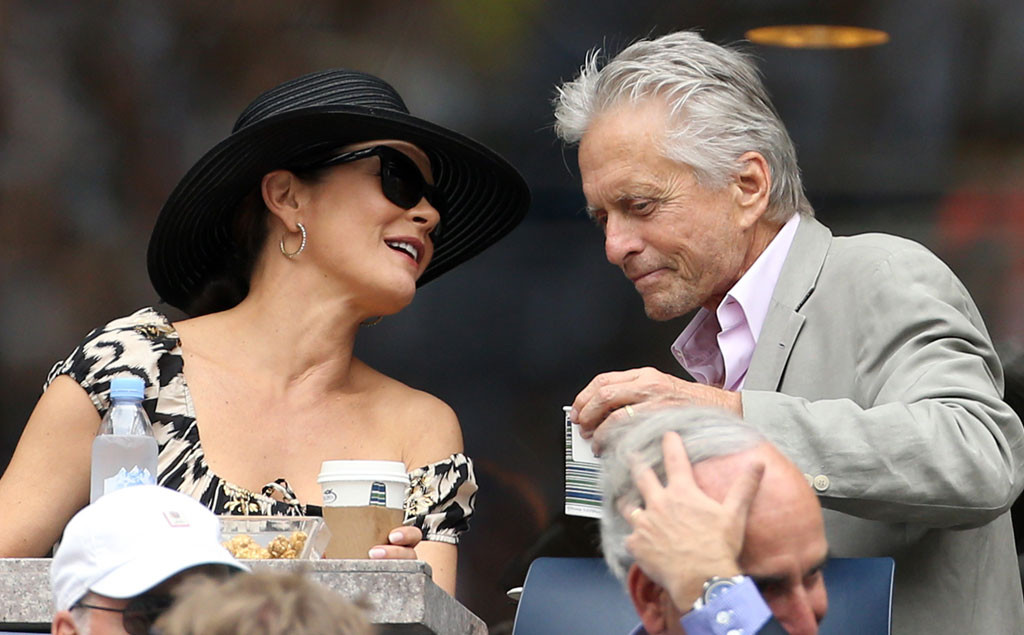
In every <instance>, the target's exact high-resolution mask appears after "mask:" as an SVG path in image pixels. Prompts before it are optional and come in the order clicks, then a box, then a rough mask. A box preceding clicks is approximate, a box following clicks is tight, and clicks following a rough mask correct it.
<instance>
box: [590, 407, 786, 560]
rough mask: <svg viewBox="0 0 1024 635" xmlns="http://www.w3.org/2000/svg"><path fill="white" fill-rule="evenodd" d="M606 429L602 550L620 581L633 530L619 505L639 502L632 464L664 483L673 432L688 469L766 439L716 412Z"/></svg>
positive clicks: (683, 412) (648, 418) (643, 418)
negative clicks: (666, 446) (665, 451)
mask: <svg viewBox="0 0 1024 635" xmlns="http://www.w3.org/2000/svg"><path fill="white" fill-rule="evenodd" d="M605 425H614V427H613V428H612V429H610V430H609V431H608V432H609V436H608V438H607V442H606V446H607V447H606V449H605V451H604V453H603V454H601V490H602V495H603V502H602V507H603V509H602V510H601V547H602V549H603V551H604V558H605V560H606V561H607V562H608V568H609V569H611V571H612V573H614V574H615V576H616V577H618V578H619V579H620V580H625V577H626V572H628V571H629V568H630V566H632V564H633V556H632V555H630V553H629V551H628V550H627V549H626V537H627V536H629V534H630V533H632V531H633V528H632V527H631V526H630V524H629V521H627V520H626V519H625V518H623V516H622V514H621V512H619V509H620V507H621V505H622V504H624V503H625V504H629V505H633V506H637V507H639V506H641V505H642V504H643V499H642V498H641V496H640V491H639V490H638V489H637V487H636V484H635V483H634V482H633V474H632V467H633V465H634V463H639V464H642V465H649V466H650V467H651V468H652V469H653V470H654V471H655V473H656V474H657V475H658V478H659V479H661V481H662V482H663V483H664V482H665V457H664V456H663V455H662V451H661V440H662V437H664V436H665V433H666V432H676V433H678V434H679V436H680V437H681V438H682V440H683V445H685V446H686V454H687V456H688V457H690V463H700V462H701V461H706V460H708V459H712V458H716V457H721V456H730V455H733V454H738V453H740V452H744V451H746V450H750V449H752V448H755V447H757V446H759V445H761V444H762V443H766V442H767V439H766V438H765V437H764V435H762V434H761V433H760V432H759V431H758V430H757V429H756V428H755V427H754V426H752V425H750V424H749V423H747V422H745V421H743V420H742V419H740V418H739V417H737V416H735V415H733V414H731V413H729V412H726V411H725V410H719V409H717V408H689V407H682V408H664V409H661V410H655V411H653V412H651V413H650V414H638V415H637V416H636V417H634V418H632V419H627V420H626V421H624V422H619V423H618V424H605Z"/></svg>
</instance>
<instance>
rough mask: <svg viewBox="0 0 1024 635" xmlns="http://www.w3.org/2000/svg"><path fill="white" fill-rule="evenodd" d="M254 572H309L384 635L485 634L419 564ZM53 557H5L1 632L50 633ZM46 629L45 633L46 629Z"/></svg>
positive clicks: (331, 563) (276, 563)
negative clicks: (364, 610) (359, 606)
mask: <svg viewBox="0 0 1024 635" xmlns="http://www.w3.org/2000/svg"><path fill="white" fill-rule="evenodd" d="M248 562H249V564H250V565H251V566H252V568H253V569H274V570H285V571H294V570H301V571H305V572H306V573H307V575H309V576H310V577H312V578H313V579H315V580H317V581H318V582H320V583H321V584H323V585H325V586H327V587H328V588H330V589H333V590H335V591H337V592H338V593H340V594H341V595H343V596H345V597H347V598H350V599H357V598H363V599H365V600H366V601H367V602H369V604H370V605H371V606H372V609H371V611H370V619H371V621H373V623H375V624H377V625H378V629H379V632H380V633H381V635H386V634H391V633H396V634H397V633H402V634H409V633H417V634H418V633H423V634H428V633H429V634H436V635H452V634H462V633H465V634H471V635H484V634H486V633H487V627H486V625H485V624H484V623H483V621H482V620H481V619H480V618H478V617H477V616H475V615H473V614H472V613H470V612H469V610H468V609H466V607H464V606H463V605H462V604H460V603H459V602H457V601H456V600H455V599H454V598H452V597H451V596H450V595H448V594H447V593H445V592H444V591H442V590H441V588H440V587H439V586H437V585H436V584H434V581H433V580H431V578H430V565H428V564H427V563H425V562H421V561H418V560H304V561H295V560H251V561H248ZM52 602H53V601H52V599H51V597H50V559H49V558H8V559H3V558H0V632H2V631H4V630H5V629H6V630H8V631H10V630H24V631H35V632H49V630H50V629H49V624H50V619H51V617H52V616H53V604H52ZM44 626H45V630H43V629H42V627H44Z"/></svg>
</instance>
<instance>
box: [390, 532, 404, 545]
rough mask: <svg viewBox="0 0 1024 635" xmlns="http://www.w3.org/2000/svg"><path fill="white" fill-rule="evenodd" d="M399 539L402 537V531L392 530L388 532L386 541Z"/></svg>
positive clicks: (395, 541) (394, 541)
mask: <svg viewBox="0 0 1024 635" xmlns="http://www.w3.org/2000/svg"><path fill="white" fill-rule="evenodd" d="M401 539H402V532H400V531H393V532H391V533H390V534H388V542H391V543H397V542H398V541H399V540H401Z"/></svg>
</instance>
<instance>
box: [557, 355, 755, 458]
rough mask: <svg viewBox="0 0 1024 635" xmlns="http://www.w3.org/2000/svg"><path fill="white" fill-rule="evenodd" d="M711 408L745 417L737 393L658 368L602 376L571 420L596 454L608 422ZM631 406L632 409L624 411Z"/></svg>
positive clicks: (574, 408) (592, 384)
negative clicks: (668, 409)
mask: <svg viewBox="0 0 1024 635" xmlns="http://www.w3.org/2000/svg"><path fill="white" fill-rule="evenodd" d="M681 405H691V406H711V407H715V408H722V409H724V410H728V411H730V412H732V413H734V414H736V415H738V416H741V417H742V416H743V405H742V401H741V399H740V394H739V393H738V392H732V391H729V390H722V389H721V388H714V387H712V386H705V385H703V384H696V383H694V382H691V381H686V380H685V379H680V378H678V377H675V376H673V375H669V374H666V373H663V372H661V371H659V370H657V369H655V368H649V367H648V368H634V369H632V370H624V371H619V372H611V373H601V374H600V375H598V376H597V377H594V379H592V380H591V381H590V383H589V384H587V386H586V387H585V388H584V389H583V390H581V391H580V394H578V395H576V399H575V400H574V401H573V402H572V411H571V412H570V413H569V418H570V419H571V420H572V421H573V422H574V423H578V424H579V425H580V434H581V435H582V436H583V438H584V439H589V438H591V437H592V436H593V437H594V451H595V452H598V453H599V452H600V450H601V447H602V445H603V442H604V433H603V431H602V429H601V427H602V425H601V424H603V423H604V422H605V421H609V420H610V421H613V422H616V421H621V420H623V419H628V418H629V417H631V416H633V414H635V413H637V412H640V411H643V410H649V409H651V408H661V407H665V406H681ZM625 406H629V409H628V411H627V409H626V408H625Z"/></svg>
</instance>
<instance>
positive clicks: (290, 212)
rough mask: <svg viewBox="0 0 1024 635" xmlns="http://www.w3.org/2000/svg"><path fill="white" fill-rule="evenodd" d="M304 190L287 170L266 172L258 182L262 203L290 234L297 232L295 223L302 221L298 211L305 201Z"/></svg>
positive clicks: (301, 184) (299, 181)
mask: <svg viewBox="0 0 1024 635" xmlns="http://www.w3.org/2000/svg"><path fill="white" fill-rule="evenodd" d="M306 189H307V186H306V184H305V183H303V182H302V180H301V179H299V177H297V176H295V175H294V174H292V173H291V172H289V171H288V170H274V171H273V172H268V173H267V174H264V175H263V180H262V181H261V182H260V191H261V194H262V195H263V203H264V204H265V205H266V206H267V209H268V210H270V213H271V214H273V215H274V216H276V217H277V218H278V219H280V221H281V222H282V223H284V225H285V227H287V228H288V231H291V232H296V231H298V230H299V228H298V226H297V225H296V223H297V222H299V221H300V220H302V218H301V217H300V216H299V209H300V208H301V207H302V203H303V202H304V200H305V197H306Z"/></svg>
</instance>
